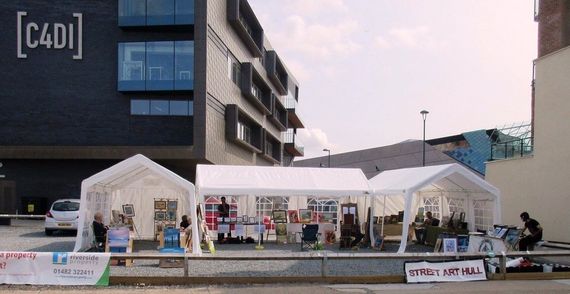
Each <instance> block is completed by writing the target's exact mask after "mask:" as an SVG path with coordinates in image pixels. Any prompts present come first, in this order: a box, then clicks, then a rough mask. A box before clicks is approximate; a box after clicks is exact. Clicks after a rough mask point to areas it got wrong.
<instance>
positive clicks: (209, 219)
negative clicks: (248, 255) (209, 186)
mask: <svg viewBox="0 0 570 294" xmlns="http://www.w3.org/2000/svg"><path fill="white" fill-rule="evenodd" d="M220 198H221V197H218V196H210V197H208V198H207V199H206V202H205V205H204V209H205V215H204V217H205V219H206V224H207V225H208V229H210V230H212V231H216V230H218V221H217V217H218V205H220V204H221V203H222V201H221V200H220ZM226 203H227V204H229V205H230V217H237V211H238V202H237V199H236V197H233V196H226ZM231 227H233V225H231Z"/></svg>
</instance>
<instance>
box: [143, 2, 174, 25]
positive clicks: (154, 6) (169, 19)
mask: <svg viewBox="0 0 570 294" xmlns="http://www.w3.org/2000/svg"><path fill="white" fill-rule="evenodd" d="M146 10H147V12H146V13H147V14H146V24H147V25H149V26H152V25H169V24H174V0H147V2H146Z"/></svg>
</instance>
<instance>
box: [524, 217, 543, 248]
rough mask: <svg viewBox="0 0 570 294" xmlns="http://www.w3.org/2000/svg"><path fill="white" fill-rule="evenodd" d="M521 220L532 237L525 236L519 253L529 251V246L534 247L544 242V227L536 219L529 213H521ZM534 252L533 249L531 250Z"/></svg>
mask: <svg viewBox="0 0 570 294" xmlns="http://www.w3.org/2000/svg"><path fill="white" fill-rule="evenodd" d="M520 216H521V220H522V221H523V222H524V230H523V233H524V231H526V230H527V229H528V231H529V233H530V235H527V236H524V237H523V238H521V239H520V241H519V251H527V250H528V249H529V246H531V245H532V246H534V244H536V242H538V241H540V240H542V227H541V226H540V223H539V222H538V221H536V220H535V219H532V218H530V216H529V215H528V212H526V211H525V212H523V213H521V215H520ZM531 250H532V249H531Z"/></svg>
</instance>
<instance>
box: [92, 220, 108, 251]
mask: <svg viewBox="0 0 570 294" xmlns="http://www.w3.org/2000/svg"><path fill="white" fill-rule="evenodd" d="M108 229H109V227H108V226H106V225H105V224H103V214H102V213H101V212H96V213H95V215H94V216H93V235H95V242H97V247H98V248H102V247H103V244H104V243H105V240H106V239H107V230H108Z"/></svg>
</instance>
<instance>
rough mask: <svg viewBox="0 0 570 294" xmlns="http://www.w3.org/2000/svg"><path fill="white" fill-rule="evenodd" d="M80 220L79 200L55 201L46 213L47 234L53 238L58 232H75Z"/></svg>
mask: <svg viewBox="0 0 570 294" xmlns="http://www.w3.org/2000/svg"><path fill="white" fill-rule="evenodd" d="M78 219H79V199H60V200H57V201H55V202H54V203H53V204H52V205H51V208H50V210H49V211H48V212H47V213H46V221H45V232H46V235H48V236H51V235H52V234H53V232H54V231H57V230H68V231H69V230H75V231H77V223H78Z"/></svg>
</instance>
